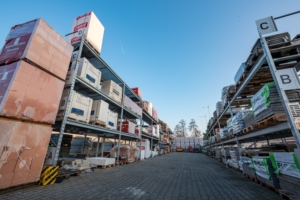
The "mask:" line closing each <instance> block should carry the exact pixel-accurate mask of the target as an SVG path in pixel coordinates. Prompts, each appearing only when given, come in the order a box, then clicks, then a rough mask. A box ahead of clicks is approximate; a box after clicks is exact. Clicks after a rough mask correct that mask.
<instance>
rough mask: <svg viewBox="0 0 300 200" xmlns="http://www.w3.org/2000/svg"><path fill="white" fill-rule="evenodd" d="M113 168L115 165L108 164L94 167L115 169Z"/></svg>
mask: <svg viewBox="0 0 300 200" xmlns="http://www.w3.org/2000/svg"><path fill="white" fill-rule="evenodd" d="M115 166H116V164H110V165H97V166H96V167H99V168H102V169H106V168H111V167H115Z"/></svg>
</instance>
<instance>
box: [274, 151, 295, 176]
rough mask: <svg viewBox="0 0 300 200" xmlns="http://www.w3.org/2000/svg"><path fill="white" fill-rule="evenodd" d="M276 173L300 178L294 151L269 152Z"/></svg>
mask: <svg viewBox="0 0 300 200" xmlns="http://www.w3.org/2000/svg"><path fill="white" fill-rule="evenodd" d="M270 158H271V161H272V165H273V167H274V169H275V173H276V174H284V175H287V176H293V177H296V178H300V166H299V162H298V159H297V156H296V154H295V153H294V152H270Z"/></svg>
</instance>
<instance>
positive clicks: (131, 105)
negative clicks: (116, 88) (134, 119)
mask: <svg viewBox="0 0 300 200" xmlns="http://www.w3.org/2000/svg"><path fill="white" fill-rule="evenodd" d="M123 104H124V106H126V107H128V108H129V109H131V110H132V111H133V112H134V113H136V114H137V115H138V116H140V117H141V116H142V113H143V111H142V108H141V107H139V106H138V105H137V104H136V103H135V102H134V101H132V100H131V99H130V98H129V97H127V96H126V95H124V97H123Z"/></svg>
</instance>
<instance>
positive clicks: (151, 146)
mask: <svg viewBox="0 0 300 200" xmlns="http://www.w3.org/2000/svg"><path fill="white" fill-rule="evenodd" d="M151 129H152V136H151V145H150V151H151V158H153V152H152V148H153V120H152V119H151Z"/></svg>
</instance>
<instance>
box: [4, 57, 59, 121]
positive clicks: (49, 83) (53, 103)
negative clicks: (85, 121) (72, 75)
mask: <svg viewBox="0 0 300 200" xmlns="http://www.w3.org/2000/svg"><path fill="white" fill-rule="evenodd" d="M63 88H64V82H63V81H61V80H60V79H58V78H56V77H54V76H52V75H50V74H48V73H46V72H44V71H42V70H41V69H39V68H37V67H34V66H32V65H30V64H28V63H27V62H25V61H19V62H14V63H11V64H8V65H4V66H1V67H0V115H2V116H6V117H12V118H19V119H25V120H31V121H35V122H42V123H47V124H54V123H55V118H56V115H57V111H58V107H59V101H60V98H61V94H62V91H63Z"/></svg>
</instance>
